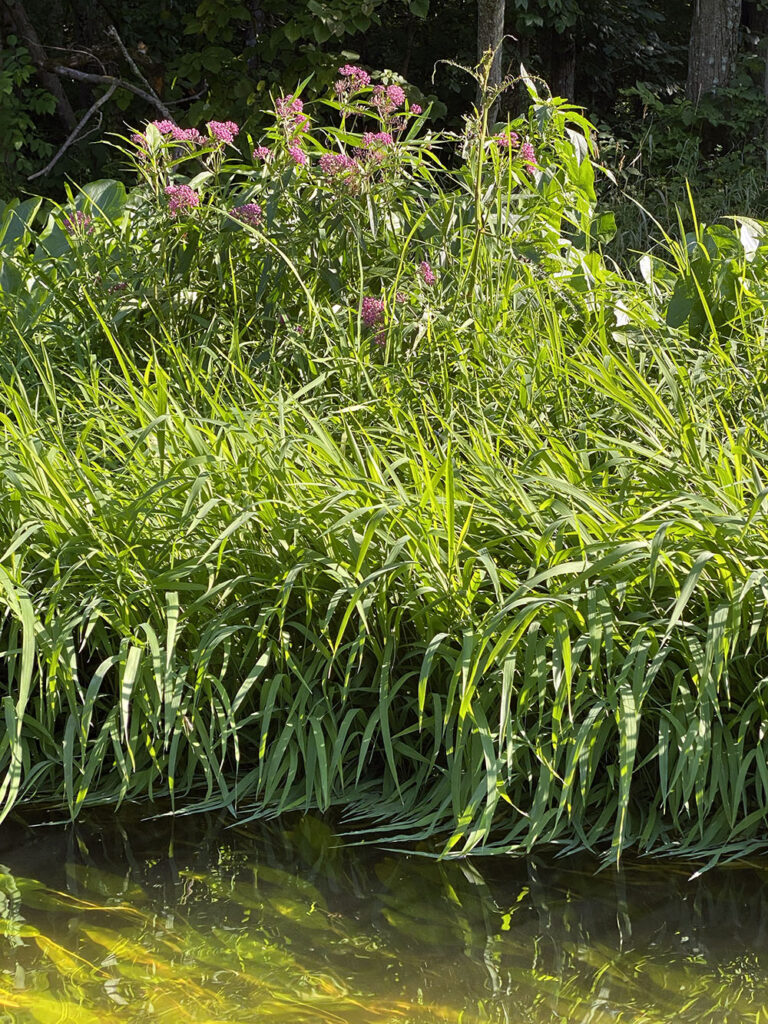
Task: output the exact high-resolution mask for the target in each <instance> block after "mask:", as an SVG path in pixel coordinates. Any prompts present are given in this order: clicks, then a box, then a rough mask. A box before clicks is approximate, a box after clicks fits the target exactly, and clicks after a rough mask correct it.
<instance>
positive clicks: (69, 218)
mask: <svg viewBox="0 0 768 1024" xmlns="http://www.w3.org/2000/svg"><path fill="white" fill-rule="evenodd" d="M62 227H63V228H64V230H65V231H66V233H67V234H68V235H90V234H91V232H92V231H93V217H89V216H88V214H87V213H83V211H82V210H74V211H73V212H72V213H68V214H65V216H64V218H63V219H62Z"/></svg>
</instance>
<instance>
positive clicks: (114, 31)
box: [107, 25, 161, 103]
mask: <svg viewBox="0 0 768 1024" xmlns="http://www.w3.org/2000/svg"><path fill="white" fill-rule="evenodd" d="M107 35H108V36H111V37H112V38H113V39H114V40H115V42H116V43H117V45H118V46H119V47H120V52H121V53H122V55H123V57H124V58H125V62H126V64H127V65H128V67H129V68H130V69H131V71H132V72H133V73H134V75H136V77H137V78H138V80H139V81H140V82H142V83H143V84H144V85H145V86H146V88H147V92H148V93H150V94H151V95H152V96H154V97H155V100H156V102H158V103H160V102H161V101H160V97H159V96H158V95H157V93H156V92H155V90H154V89H153V88H152V86H151V85H150V84H149V82H148V81H147V79H146V78H145V76H144V75H143V74H142V72H141V69H140V68H139V66H138V64H137V63H136V61H135V60H134V59H133V57H132V56H131V55H130V53H129V52H128V50H127V48H126V45H125V43H124V42H123V40H122V39H121V38H120V34H119V33H118V31H117V29H116V28H115V26H114V25H110V26H109V28H108V29H107Z"/></svg>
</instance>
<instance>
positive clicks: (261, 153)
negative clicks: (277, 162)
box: [253, 146, 272, 162]
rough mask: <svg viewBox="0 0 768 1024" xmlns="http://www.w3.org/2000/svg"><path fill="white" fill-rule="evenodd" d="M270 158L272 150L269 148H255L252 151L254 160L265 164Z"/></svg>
mask: <svg viewBox="0 0 768 1024" xmlns="http://www.w3.org/2000/svg"><path fill="white" fill-rule="evenodd" d="M271 157H272V150H271V149H270V148H269V146H257V147H256V149H254V151H253V159H254V160H264V161H265V162H266V161H267V160H269V159H271Z"/></svg>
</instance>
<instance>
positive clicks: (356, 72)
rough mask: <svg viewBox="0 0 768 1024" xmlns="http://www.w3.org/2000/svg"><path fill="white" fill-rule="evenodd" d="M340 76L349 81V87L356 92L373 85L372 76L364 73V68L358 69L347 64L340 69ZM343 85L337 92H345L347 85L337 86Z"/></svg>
mask: <svg viewBox="0 0 768 1024" xmlns="http://www.w3.org/2000/svg"><path fill="white" fill-rule="evenodd" d="M339 74H340V75H341V77H342V78H347V79H349V85H350V87H351V88H352V89H353V90H354V91H357V90H358V89H364V88H365V86H366V85H370V84H371V76H370V75H369V74H368V72H367V71H363V69H362V68H358V67H356V66H355V65H354V64H345V65H344V67H341V68H339ZM339 84H341V86H342V88H341V89H337V90H336V91H337V92H343V91H344V90H345V89H346V88H347V85H346V83H344V82H342V83H339V82H337V83H336V85H339Z"/></svg>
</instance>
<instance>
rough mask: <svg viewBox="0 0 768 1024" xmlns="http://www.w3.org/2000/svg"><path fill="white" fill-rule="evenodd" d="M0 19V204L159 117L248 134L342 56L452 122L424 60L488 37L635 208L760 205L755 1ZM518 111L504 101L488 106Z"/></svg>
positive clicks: (432, 68) (135, 10) (373, 2)
mask: <svg viewBox="0 0 768 1024" xmlns="http://www.w3.org/2000/svg"><path fill="white" fill-rule="evenodd" d="M0 12H1V13H2V18H0V146H1V147H2V148H1V153H2V158H1V160H0V196H2V197H5V198H7V197H8V196H10V195H16V194H19V193H21V192H24V191H30V190H31V191H38V192H44V193H46V194H49V195H56V194H57V193H58V192H60V190H61V188H62V186H63V183H64V182H65V181H66V180H67V179H68V178H69V179H76V180H84V179H85V178H93V177H95V176H97V175H102V174H111V175H119V174H120V162H119V154H116V151H115V150H114V149H112V148H110V147H109V146H108V145H103V144H98V143H101V142H102V141H103V140H105V139H108V138H109V133H110V132H121V131H125V129H126V126H138V125H140V123H141V122H142V121H144V120H146V119H148V118H156V117H160V116H166V115H165V114H163V111H164V110H165V111H167V112H169V113H170V114H171V115H172V116H173V118H174V119H175V120H177V121H178V122H179V123H181V124H184V125H198V124H200V123H201V122H203V121H205V120H207V119H211V118H218V119H231V120H235V121H237V122H238V123H240V124H244V125H245V126H246V128H247V129H248V130H249V131H250V132H251V133H252V134H253V136H254V137H258V134H259V126H260V123H261V121H262V119H263V118H264V117H265V114H264V111H265V110H266V109H267V108H268V107H269V106H270V100H269V96H270V93H272V94H274V93H275V92H277V91H280V90H288V91H292V90H293V89H295V87H296V84H297V83H298V82H300V81H304V80H305V79H307V78H308V77H309V81H308V82H307V83H306V85H305V87H304V90H303V95H304V98H305V99H306V98H311V97H312V95H313V94H315V93H317V92H321V91H324V90H325V89H326V88H327V87H328V85H329V84H330V83H331V82H332V81H333V79H334V77H335V75H336V69H337V67H338V65H339V62H340V61H346V60H354V61H357V62H360V63H362V64H364V65H365V66H366V67H367V68H368V69H370V70H371V71H376V70H379V71H382V72H384V71H387V72H389V74H388V75H387V76H386V78H387V80H388V81H401V82H407V83H409V85H410V88H409V95H410V96H411V99H412V100H417V99H418V100H420V101H421V102H422V103H423V102H424V101H429V102H431V103H432V104H433V106H432V115H433V120H434V122H435V124H436V125H437V126H438V127H449V128H450V127H458V126H459V125H460V123H461V116H462V114H463V113H464V112H466V110H467V109H468V107H469V106H470V104H471V102H472V100H473V93H472V83H471V80H470V79H469V78H468V77H467V76H466V75H464V74H463V73H461V72H460V71H459V70H458V69H457V68H455V67H453V66H452V65H450V64H446V63H437V64H436V62H438V61H440V60H441V59H443V58H448V59H450V60H454V61H457V62H460V63H463V64H472V63H474V61H475V60H476V57H477V53H478V47H481V48H482V46H483V45H484V44H485V43H488V42H491V41H492V40H493V39H494V37H497V36H498V33H499V31H500V29H501V27H502V26H503V31H504V32H505V33H507V34H508V38H506V40H505V42H504V46H503V50H502V60H501V68H502V71H503V72H504V73H510V74H515V73H516V72H517V71H518V69H519V65H520V63H521V62H522V63H524V64H525V66H526V68H527V69H528V70H529V71H530V72H533V73H536V74H539V75H541V76H542V77H543V78H544V79H546V81H547V82H548V83H549V86H550V88H551V90H552V92H553V93H555V94H558V95H561V96H566V97H568V98H569V99H571V100H573V101H574V102H576V103H578V104H580V105H582V106H583V107H584V108H585V109H586V111H587V113H588V115H589V117H590V118H591V119H592V120H593V122H594V123H595V125H596V126H597V129H598V141H599V144H600V150H601V157H602V159H603V162H604V163H606V164H607V165H609V166H611V167H612V168H613V169H614V170H615V171H616V172H617V174H618V179H617V180H618V184H619V187H620V188H621V189H622V190H625V191H626V190H627V189H629V191H630V192H632V193H633V194H634V195H635V196H637V197H638V198H639V199H641V200H642V201H643V202H644V203H645V204H646V205H649V206H650V207H651V208H652V209H653V208H657V207H658V206H659V205H660V204H662V205H663V204H668V203H670V202H674V201H679V200H680V199H681V198H684V195H685V190H684V186H685V182H686V180H688V181H690V182H691V183H692V185H693V186H694V187H695V190H696V193H697V199H698V201H699V202H700V203H702V204H703V205H704V207H705V208H706V210H707V211H711V213H713V214H718V213H721V212H725V211H726V210H730V211H733V210H734V209H735V208H738V210H739V211H740V212H760V211H761V209H762V208H763V207H764V199H765V179H766V139H767V135H766V89H768V75H767V74H766V55H767V48H768V3H764V2H762V0H750V2H744V3H741V2H740V0H697V2H695V3H691V2H689V0H586V2H577V0H506V3H505V0H292V2H285V0H246V2H243V3H237V2H232V0H131V2H130V3H120V2H117V0H0ZM522 102H523V100H522V97H521V96H520V95H518V94H517V93H516V92H515V90H510V91H509V92H508V93H507V94H506V96H505V100H504V106H503V107H502V109H501V111H500V115H501V116H502V117H503V116H504V114H505V113H506V112H510V113H513V114H514V113H515V112H516V105H517V104H520V103H522ZM62 147H64V148H63V149H62ZM52 161H53V163H52ZM49 165H51V166H49ZM41 172H42V173H41Z"/></svg>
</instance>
